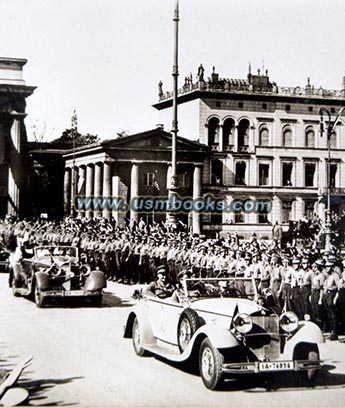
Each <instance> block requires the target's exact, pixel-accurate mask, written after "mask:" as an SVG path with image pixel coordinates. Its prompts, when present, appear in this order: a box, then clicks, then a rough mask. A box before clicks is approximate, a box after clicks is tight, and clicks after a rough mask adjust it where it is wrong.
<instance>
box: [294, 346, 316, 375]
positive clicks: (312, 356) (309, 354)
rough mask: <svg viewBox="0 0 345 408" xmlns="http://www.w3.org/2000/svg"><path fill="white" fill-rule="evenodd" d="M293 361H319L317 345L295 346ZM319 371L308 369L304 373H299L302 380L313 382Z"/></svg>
mask: <svg viewBox="0 0 345 408" xmlns="http://www.w3.org/2000/svg"><path fill="white" fill-rule="evenodd" d="M294 359H296V360H308V361H310V362H313V361H319V360H320V353H319V348H318V346H317V344H312V343H300V344H297V346H296V348H295V351H294ZM318 372H319V369H318V368H310V369H308V370H306V371H301V375H302V378H304V379H305V380H308V381H310V382H313V381H314V380H315V379H316V377H317V375H318Z"/></svg>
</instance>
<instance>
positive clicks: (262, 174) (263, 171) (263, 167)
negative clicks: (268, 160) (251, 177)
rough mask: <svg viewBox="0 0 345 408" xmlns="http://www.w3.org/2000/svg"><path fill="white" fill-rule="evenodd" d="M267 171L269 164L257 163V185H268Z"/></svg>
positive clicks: (268, 171)
mask: <svg viewBox="0 0 345 408" xmlns="http://www.w3.org/2000/svg"><path fill="white" fill-rule="evenodd" d="M269 173H270V165H269V164H262V163H261V164H259V185H260V186H268V185H269Z"/></svg>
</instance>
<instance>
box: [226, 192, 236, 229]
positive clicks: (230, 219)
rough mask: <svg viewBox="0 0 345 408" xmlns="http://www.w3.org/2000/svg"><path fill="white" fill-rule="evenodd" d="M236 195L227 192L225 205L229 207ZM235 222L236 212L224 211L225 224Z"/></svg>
mask: <svg viewBox="0 0 345 408" xmlns="http://www.w3.org/2000/svg"><path fill="white" fill-rule="evenodd" d="M233 199H234V197H233V196H232V195H230V194H227V196H226V198H225V200H226V203H225V205H226V206H227V207H228V208H229V206H230V204H231V203H232V201H233ZM234 222H235V213H234V212H233V211H223V224H226V225H231V224H233V223H234Z"/></svg>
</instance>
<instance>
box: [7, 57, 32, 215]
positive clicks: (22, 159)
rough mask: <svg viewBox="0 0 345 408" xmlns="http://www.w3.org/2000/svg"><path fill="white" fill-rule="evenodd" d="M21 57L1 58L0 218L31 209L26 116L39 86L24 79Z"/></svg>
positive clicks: (24, 61) (23, 63)
mask: <svg viewBox="0 0 345 408" xmlns="http://www.w3.org/2000/svg"><path fill="white" fill-rule="evenodd" d="M26 63H27V60H26V59H22V58H0V218H4V217H5V216H6V215H7V214H9V215H13V216H20V217H25V216H27V215H28V214H29V213H30V207H31V206H30V204H29V203H30V194H29V193H30V176H29V175H30V161H29V160H28V151H27V137H26V130H25V124H24V119H25V117H26V113H25V108H26V98H27V97H29V96H30V95H32V93H33V92H34V90H35V89H36V88H35V87H33V86H27V85H26V84H25V80H24V79H23V67H24V65H25V64H26Z"/></svg>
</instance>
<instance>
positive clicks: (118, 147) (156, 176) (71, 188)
mask: <svg viewBox="0 0 345 408" xmlns="http://www.w3.org/2000/svg"><path fill="white" fill-rule="evenodd" d="M177 150H178V165H177V168H178V173H179V186H180V188H179V191H178V194H179V195H180V196H181V197H195V198H196V197H199V196H200V191H201V187H202V180H201V167H202V166H203V165H204V163H205V161H206V160H207V157H208V154H209V148H208V147H207V146H205V145H202V144H200V143H197V142H193V141H190V140H188V139H184V138H181V137H179V138H178V140H177ZM64 159H65V178H64V210H65V214H70V213H71V212H72V213H73V212H74V211H75V210H76V208H75V205H74V204H75V200H74V198H75V197H76V196H77V195H79V196H86V197H92V196H93V197H99V198H110V197H112V198H113V197H122V198H123V199H124V201H125V202H126V203H130V202H131V200H132V199H134V198H135V197H139V196H140V197H153V198H155V197H157V198H158V196H159V197H166V196H168V188H169V180H170V179H171V176H170V174H171V166H170V163H171V134H170V133H168V132H166V131H164V129H163V128H162V127H157V128H156V129H152V130H149V131H146V132H142V133H138V134H135V135H130V136H122V137H118V138H116V139H112V140H105V141H102V142H98V143H94V144H91V145H87V146H84V147H79V148H76V149H74V150H70V151H69V152H67V153H65V154H64ZM73 174H74V177H73ZM81 215H82V216H84V215H85V216H86V217H89V218H90V217H94V216H95V215H96V216H97V215H102V216H104V217H106V218H108V219H110V218H113V219H115V220H116V221H117V222H118V223H123V222H124V221H125V220H126V219H127V220H129V219H132V220H135V221H139V219H140V217H142V218H143V219H144V221H146V222H152V220H155V221H156V222H160V221H165V219H166V214H165V213H163V212H155V211H151V210H150V211H146V212H144V211H142V212H141V211H134V210H133V209H132V210H130V209H126V210H125V211H123V210H120V211H118V210H117V209H114V210H113V211H112V210H110V209H109V208H104V209H103V210H100V211H96V212H93V211H89V210H86V211H85V212H82V214H81ZM180 219H181V221H183V222H184V223H186V224H189V225H192V223H193V228H194V231H199V232H200V215H199V214H192V213H190V214H189V215H188V214H181V215H180Z"/></svg>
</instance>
